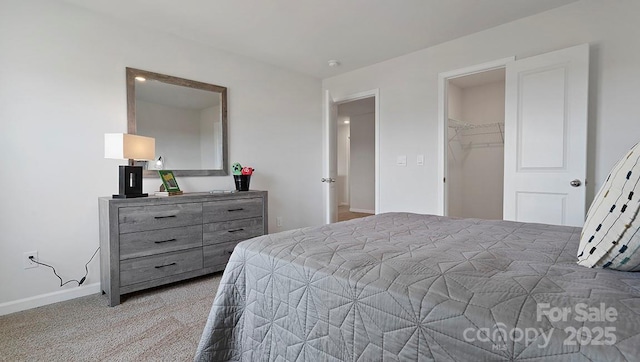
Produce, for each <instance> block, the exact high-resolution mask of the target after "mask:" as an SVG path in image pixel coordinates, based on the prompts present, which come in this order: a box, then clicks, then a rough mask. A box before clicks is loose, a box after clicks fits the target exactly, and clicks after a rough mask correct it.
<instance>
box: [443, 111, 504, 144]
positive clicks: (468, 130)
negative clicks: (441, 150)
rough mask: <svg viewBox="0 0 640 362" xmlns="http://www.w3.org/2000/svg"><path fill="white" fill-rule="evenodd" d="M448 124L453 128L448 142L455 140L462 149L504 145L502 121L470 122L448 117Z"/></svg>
mask: <svg viewBox="0 0 640 362" xmlns="http://www.w3.org/2000/svg"><path fill="white" fill-rule="evenodd" d="M448 126H449V128H452V129H453V132H450V134H451V133H453V134H452V135H451V136H450V137H449V144H451V142H453V141H457V142H458V143H459V144H460V146H461V147H462V148H463V149H469V148H477V147H497V146H502V145H504V122H492V123H482V124H471V123H467V122H462V121H459V120H456V119H453V118H449V124H448Z"/></svg>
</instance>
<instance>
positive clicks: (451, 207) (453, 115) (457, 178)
mask: <svg viewBox="0 0 640 362" xmlns="http://www.w3.org/2000/svg"><path fill="white" fill-rule="evenodd" d="M447 92H448V95H447V106H448V110H447V111H448V112H447V113H448V116H449V119H454V120H456V121H460V122H462V88H460V87H458V86H456V85H454V84H452V83H449V84H448V87H447ZM449 123H451V124H452V125H454V126H455V123H453V122H451V121H449ZM447 126H448V125H447ZM447 132H448V133H447V135H448V136H447V137H448V138H449V139H451V138H452V137H453V136H454V135H455V132H456V131H455V130H454V129H453V128H448V131H447ZM465 156H466V153H465V152H464V150H463V149H462V145H461V144H460V142H457V140H456V139H455V138H454V139H452V140H451V141H449V142H448V143H447V176H446V178H447V215H448V216H451V217H462V215H463V214H462V210H463V206H462V200H463V199H464V194H463V192H464V190H463V188H462V180H463V176H462V166H463V165H464V161H465Z"/></svg>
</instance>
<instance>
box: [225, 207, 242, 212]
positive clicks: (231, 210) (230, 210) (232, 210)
mask: <svg viewBox="0 0 640 362" xmlns="http://www.w3.org/2000/svg"><path fill="white" fill-rule="evenodd" d="M242 210H244V208H242V207H241V208H239V209H229V210H227V211H229V212H234V211H242Z"/></svg>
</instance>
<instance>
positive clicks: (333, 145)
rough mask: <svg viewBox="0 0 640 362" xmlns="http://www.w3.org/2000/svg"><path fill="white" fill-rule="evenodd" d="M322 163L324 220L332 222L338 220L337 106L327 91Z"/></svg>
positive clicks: (325, 96) (327, 222) (328, 222)
mask: <svg viewBox="0 0 640 362" xmlns="http://www.w3.org/2000/svg"><path fill="white" fill-rule="evenodd" d="M324 102H325V104H324V109H325V115H324V125H323V126H324V127H323V129H324V133H325V134H324V137H323V139H324V145H323V147H324V165H323V167H322V172H323V176H322V179H321V181H322V182H323V183H324V186H323V189H324V190H323V193H324V200H325V205H324V215H325V217H324V222H325V223H326V224H330V223H334V222H336V221H337V220H338V193H337V192H336V178H337V177H338V152H337V144H338V107H337V105H336V103H335V102H334V101H333V98H332V97H331V94H330V93H329V91H328V90H327V91H325V93H324Z"/></svg>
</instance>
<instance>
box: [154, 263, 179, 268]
mask: <svg viewBox="0 0 640 362" xmlns="http://www.w3.org/2000/svg"><path fill="white" fill-rule="evenodd" d="M172 265H176V263H171V264H167V265H158V266H156V269H160V268H164V267H166V266H172Z"/></svg>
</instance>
